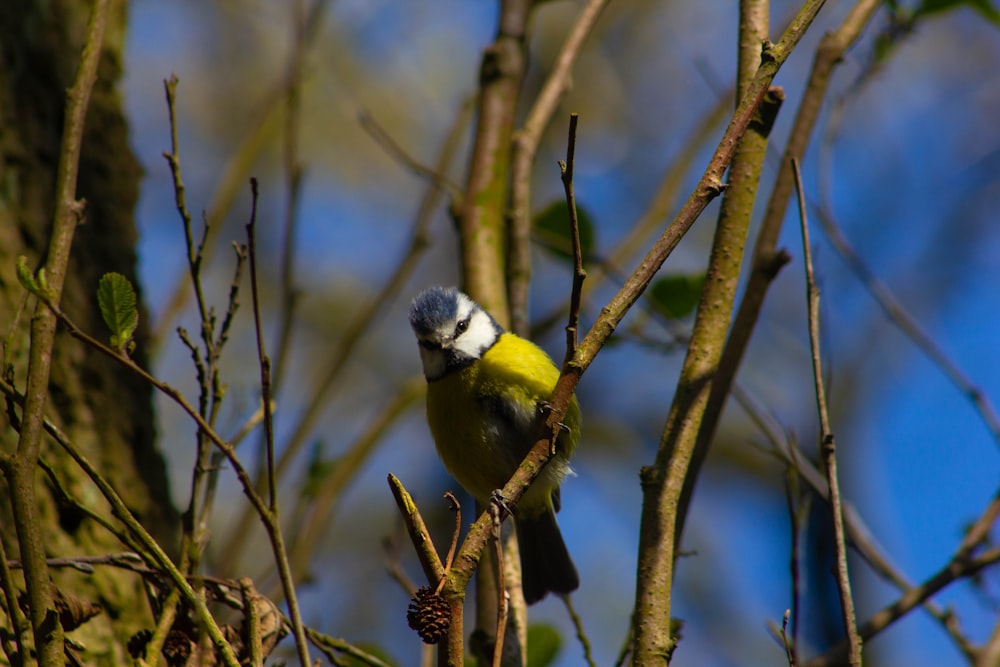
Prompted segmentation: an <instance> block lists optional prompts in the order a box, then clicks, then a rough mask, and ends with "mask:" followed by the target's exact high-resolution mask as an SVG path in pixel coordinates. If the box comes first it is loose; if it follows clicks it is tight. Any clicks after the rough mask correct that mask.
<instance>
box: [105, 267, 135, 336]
mask: <svg viewBox="0 0 1000 667" xmlns="http://www.w3.org/2000/svg"><path fill="white" fill-rule="evenodd" d="M97 305H98V306H99V307H100V309H101V317H102V318H104V323H105V324H106V325H107V326H108V329H110V330H111V347H113V348H115V349H116V350H118V351H119V352H124V351H125V350H126V348H128V345H129V341H130V340H131V339H132V334H134V333H135V328H136V327H137V326H139V310H138V308H137V307H136V298H135V290H134V289H133V288H132V283H130V282H129V280H128V278H126V277H125V276H123V275H122V274H120V273H105V274H104V275H103V276H101V282H100V284H98V286H97Z"/></svg>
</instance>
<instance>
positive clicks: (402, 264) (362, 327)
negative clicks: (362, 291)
mask: <svg viewBox="0 0 1000 667" xmlns="http://www.w3.org/2000/svg"><path fill="white" fill-rule="evenodd" d="M469 110H470V109H469V107H468V106H467V105H463V107H462V108H461V109H460V111H459V113H458V114H457V115H456V118H455V120H454V122H453V123H452V126H451V128H450V130H449V133H448V137H447V139H446V140H445V142H444V144H443V146H442V148H441V153H440V155H439V156H438V159H437V162H436V163H435V167H434V169H435V171H436V172H439V173H445V172H446V171H447V170H448V167H449V166H450V164H451V162H452V160H453V159H454V156H455V154H456V152H457V150H458V147H459V145H460V143H461V140H462V138H463V133H464V130H465V129H466V126H467V123H468V119H469ZM440 196H441V189H440V188H439V187H438V185H437V184H436V183H431V184H430V185H429V186H428V188H427V190H426V191H425V192H424V196H423V198H422V199H421V201H420V205H419V206H418V208H417V211H416V212H415V214H414V219H413V222H412V226H411V235H410V242H409V245H408V246H407V248H406V250H405V251H403V253H402V255H401V258H400V260H399V262H398V263H397V265H396V267H395V269H394V271H393V273H392V275H391V276H390V277H389V278H388V279H387V280H386V282H385V284H384V285H383V286H382V288H381V289H380V290H379V291H378V293H377V294H375V295H373V296H372V297H371V298H370V299H369V300H368V302H367V304H365V305H364V306H362V307H361V308H359V309H358V311H357V314H356V315H355V316H354V317H353V318H352V319H351V320H350V322H349V323H348V325H347V327H346V329H345V330H344V332H343V334H342V335H341V337H340V339H339V341H338V342H337V345H335V346H334V347H333V348H332V349H331V350H330V353H329V355H328V357H327V358H326V359H324V360H322V361H320V362H319V364H318V365H319V366H322V367H324V368H325V369H326V371H325V374H324V375H323V377H322V379H321V380H320V381H319V382H318V383H317V385H316V386H315V387H312V388H311V391H310V392H309V395H310V400H309V403H308V405H306V407H305V409H304V410H303V411H302V413H301V416H300V417H299V418H298V421H297V422H296V423H295V424H294V426H293V427H292V429H291V433H292V435H291V436H289V438H288V439H287V441H286V442H285V443H284V445H283V447H282V448H281V455H280V456H279V457H278V462H277V466H276V468H275V475H276V476H277V478H278V479H282V478H283V476H284V474H285V471H286V470H287V469H288V467H289V466H291V465H292V463H293V462H294V461H295V457H296V456H297V455H298V453H299V452H300V451H301V449H302V447H303V446H305V444H306V443H307V442H309V438H310V436H311V434H312V432H313V429H314V428H315V425H316V422H317V421H318V420H319V418H320V417H321V416H322V415H323V414H324V413H325V411H326V410H327V408H328V406H329V404H330V400H331V397H330V395H331V392H333V391H334V390H335V389H337V388H339V387H343V383H338V382H337V380H338V379H339V378H340V375H341V373H342V372H343V370H344V368H346V367H347V363H348V361H349V360H350V359H351V358H352V354H353V352H354V350H355V347H356V346H357V344H358V343H359V342H360V341H361V340H362V339H363V337H364V334H365V332H366V331H368V330H369V328H370V327H371V325H372V322H373V321H374V320H375V318H376V317H377V316H378V315H379V314H380V313H381V312H382V311H383V310H384V308H385V307H386V306H387V305H388V304H389V303H390V302H391V300H392V298H393V297H394V296H395V295H396V294H398V293H399V291H400V290H401V289H402V288H403V286H404V285H405V284H406V281H407V280H409V278H410V276H411V275H412V273H413V272H414V270H415V269H416V267H417V265H418V263H419V261H420V258H421V257H422V256H423V254H424V252H425V251H426V249H427V248H428V247H429V246H430V240H429V238H428V229H429V227H430V223H431V219H432V215H433V213H434V211H435V210H436V209H437V206H438V204H439V202H440ZM255 479H256V480H257V484H258V485H262V484H263V482H264V480H263V477H262V475H257V476H256V477H255ZM253 519H254V513H253V509H252V508H245V509H244V511H243V513H242V514H241V515H240V517H239V519H237V520H236V522H235V527H234V528H233V529H232V530H231V531H230V532H229V533H228V535H227V539H226V542H227V544H229V545H230V550H229V552H230V554H232V556H233V557H235V556H236V555H238V554H240V553H242V551H243V547H244V545H245V542H246V540H247V539H248V537H249V535H250V526H251V525H252V524H253ZM233 567H235V560H234V558H229V559H227V560H226V561H224V562H222V563H220V569H221V571H223V572H229V571H231V570H232V569H233Z"/></svg>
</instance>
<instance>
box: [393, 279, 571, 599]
mask: <svg viewBox="0 0 1000 667" xmlns="http://www.w3.org/2000/svg"><path fill="white" fill-rule="evenodd" d="M410 324H411V326H412V327H413V330H414V333H415V334H416V336H417V340H418V342H419V343H420V357H421V360H422V362H423V367H424V375H425V376H426V378H427V421H428V424H429V425H430V428H431V434H432V435H433V436H434V442H435V444H436V445H437V451H438V455H439V456H440V457H441V460H442V461H443V462H444V464H445V467H446V468H447V469H448V471H449V472H450V473H451V474H452V475H453V476H454V477H455V479H456V480H457V481H458V483H459V484H461V485H462V487H463V488H465V490H466V491H468V492H469V493H470V494H472V495H473V496H474V497H475V498H476V499H477V500H479V501H481V502H487V501H488V500H489V499H490V497H491V496H492V494H493V492H494V491H495V490H497V489H501V488H503V486H504V485H505V484H506V483H507V481H508V480H509V479H510V478H511V477H512V476H513V474H514V472H515V471H516V470H517V467H518V465H519V464H520V463H521V461H522V460H523V459H524V457H525V455H526V454H527V453H528V451H529V450H530V449H531V446H532V445H533V444H534V440H535V435H536V432H535V431H534V428H535V427H536V426H537V421H536V418H537V416H538V414H539V410H541V409H542V406H544V404H545V402H546V401H548V400H549V398H550V396H551V395H552V390H553V389H554V388H555V385H556V381H557V380H558V379H559V370H558V369H557V368H556V366H555V364H554V363H553V362H552V359H551V358H550V357H549V356H548V355H547V354H546V353H545V352H544V351H543V350H542V349H541V348H539V347H538V346H537V345H535V344H534V343H532V342H531V341H528V340H525V339H524V338H521V337H519V336H517V335H515V334H513V333H509V332H505V331H504V330H503V328H502V327H500V325H499V324H497V322H496V320H494V319H493V318H492V317H491V316H490V315H489V313H487V312H486V311H485V310H483V309H482V308H481V307H480V306H479V305H478V304H476V303H475V302H474V301H473V300H472V299H470V298H469V297H468V296H466V295H465V294H463V293H462V292H460V291H459V290H457V289H455V288H444V287H431V288H428V289H426V290H424V291H423V292H421V293H420V294H418V295H417V296H416V298H415V299H414V300H413V304H412V306H411V307H410ZM563 423H564V424H565V426H566V429H565V430H564V431H563V433H562V434H561V435H560V436H559V438H558V440H557V442H556V454H555V456H554V457H553V458H552V459H551V460H550V461H549V463H548V464H547V465H546V466H545V468H544V469H543V470H542V472H541V474H540V475H539V476H538V478H537V479H535V481H534V482H533V483H532V485H531V486H530V487H529V488H528V489H527V491H525V493H524V495H523V496H522V498H521V500H520V501H519V502H518V503H517V507H516V508H515V512H514V524H515V527H516V529H517V536H518V545H519V548H520V553H521V570H522V588H523V590H524V597H525V600H527V602H528V603H529V604H531V603H533V602H536V601H538V600H540V599H542V598H543V597H545V595H546V594H547V593H549V592H554V593H559V594H566V593H570V592H571V591H573V590H576V588H577V587H578V586H579V583H580V581H579V577H578V576H577V573H576V568H575V567H574V565H573V561H572V559H571V558H570V556H569V552H568V551H567V549H566V545H565V543H564V542H563V539H562V535H561V533H560V532H559V526H558V524H557V523H556V518H555V512H556V511H558V510H559V485H560V483H561V482H562V480H563V478H564V477H565V476H566V475H567V474H568V473H569V472H570V468H569V457H570V455H571V454H572V452H573V449H574V448H575V447H576V443H577V440H578V438H579V434H580V406H579V405H578V404H577V401H576V398H575V397H574V398H573V400H572V401H571V403H570V406H569V409H568V410H567V412H566V416H565V418H564V419H563Z"/></svg>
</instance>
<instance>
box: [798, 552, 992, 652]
mask: <svg viewBox="0 0 1000 667" xmlns="http://www.w3.org/2000/svg"><path fill="white" fill-rule="evenodd" d="M995 563H1000V547H993V548H991V549H987V550H985V551H983V552H982V553H980V554H979V555H977V556H966V557H964V558H961V557H959V556H958V555H956V557H955V558H953V559H952V560H951V561H949V562H948V564H947V565H945V566H944V567H943V568H941V569H940V570H938V571H937V572H936V573H935V574H934V575H932V576H931V577H930V578H929V579H927V581H925V582H924V583H922V584H920V585H919V586H915V587H914V588H912V589H911V590H909V591H907V592H906V593H905V594H903V596H902V597H900V598H899V599H898V600H897V601H896V602H894V603H892V604H891V605H888V606H887V607H885V608H883V609H882V610H881V611H879V612H876V613H875V614H874V615H873V616H872V617H871V618H870V619H868V621H866V622H865V623H863V624H862V625H861V627H859V628H858V633H859V635H860V636H861V638H862V639H863V640H868V639H871V638H872V637H874V636H875V635H877V634H878V633H880V632H882V631H883V630H885V629H886V628H888V627H889V626H890V625H892V624H893V623H895V622H896V621H897V620H899V619H900V618H902V617H903V616H905V615H906V614H908V613H909V612H911V611H912V610H913V609H915V608H916V607H918V606H920V605H921V604H923V603H924V602H925V601H927V600H928V599H930V597H931V596H932V595H934V594H936V593H938V592H939V591H941V590H943V589H944V588H945V587H946V586H948V585H949V584H951V583H952V582H955V581H958V580H960V579H964V578H967V577H972V576H974V575H975V574H976V573H978V572H980V571H982V570H983V569H985V568H987V567H989V566H991V565H994V564H995ZM847 655H848V644H847V642H846V641H844V642H841V643H839V644H837V645H836V646H835V647H833V648H832V649H830V650H829V651H827V652H826V653H825V654H824V655H822V656H819V657H817V658H814V659H812V660H810V661H809V662H807V663H806V664H805V667H834V666H835V665H841V664H843V662H844V659H845V658H846V657H847Z"/></svg>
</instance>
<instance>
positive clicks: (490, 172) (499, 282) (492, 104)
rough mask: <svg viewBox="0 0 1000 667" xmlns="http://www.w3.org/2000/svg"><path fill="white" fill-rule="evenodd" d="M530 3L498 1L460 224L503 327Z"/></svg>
mask: <svg viewBox="0 0 1000 667" xmlns="http://www.w3.org/2000/svg"><path fill="white" fill-rule="evenodd" d="M533 4H534V3H533V2H531V0H502V1H501V3H500V18H499V25H498V26H497V34H496V38H495V39H494V41H493V43H492V44H490V45H489V46H488V47H486V49H485V50H484V51H483V58H482V62H481V64H480V68H479V96H478V105H477V109H476V112H477V113H476V116H477V123H476V130H475V135H474V136H475V139H474V143H473V146H472V155H471V158H470V162H469V171H468V174H467V177H466V183H465V193H464V195H463V198H462V206H461V210H460V212H459V219H458V232H459V241H460V243H461V259H462V262H461V267H462V285H463V287H464V289H465V291H466V292H467V293H468V294H469V295H470V296H471V297H472V298H473V299H475V300H476V301H477V302H479V304H481V305H482V306H483V308H485V309H486V310H487V311H489V312H490V313H492V314H493V316H494V317H496V318H497V320H498V321H499V322H500V324H501V325H504V326H506V325H508V324H509V323H510V318H509V313H510V311H509V308H508V302H507V293H506V290H505V285H506V280H505V275H504V274H505V267H504V262H505V246H506V241H507V239H506V230H505V226H504V210H505V208H506V205H507V196H508V180H509V177H510V158H511V155H510V150H511V138H512V136H513V133H514V116H515V113H516V110H517V103H518V100H519V99H520V94H521V84H522V81H523V78H524V72H525V69H526V66H527V49H526V46H525V33H526V31H527V25H528V17H529V15H530V14H531V8H532V5H533ZM488 625H489V626H490V627H492V625H493V624H492V623H489V624H488Z"/></svg>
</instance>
